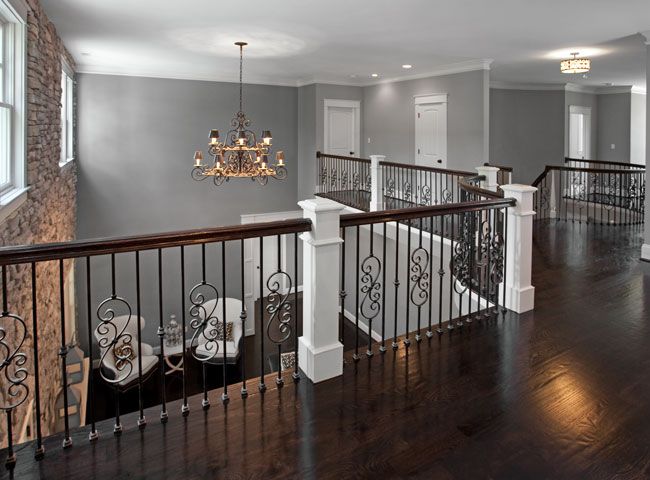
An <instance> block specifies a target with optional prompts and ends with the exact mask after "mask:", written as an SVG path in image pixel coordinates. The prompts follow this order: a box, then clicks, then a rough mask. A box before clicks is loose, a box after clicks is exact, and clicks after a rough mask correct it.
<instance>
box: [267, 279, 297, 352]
mask: <svg viewBox="0 0 650 480" xmlns="http://www.w3.org/2000/svg"><path fill="white" fill-rule="evenodd" d="M283 279H284V280H285V282H286V285H285V286H286V290H285V291H286V293H282V292H281V291H280V289H281V285H282V280H283ZM266 288H268V290H269V294H268V295H267V297H266V300H267V304H266V312H267V313H268V314H269V320H268V322H267V323H266V335H267V337H268V338H269V340H271V341H272V342H273V343H275V344H281V343H284V342H286V341H287V340H288V339H289V338H290V337H291V303H292V302H290V301H289V292H291V288H292V280H291V277H290V276H289V274H288V273H287V272H283V271H282V270H278V271H277V272H275V273H273V274H271V275H270V276H269V278H267V279H266Z"/></svg>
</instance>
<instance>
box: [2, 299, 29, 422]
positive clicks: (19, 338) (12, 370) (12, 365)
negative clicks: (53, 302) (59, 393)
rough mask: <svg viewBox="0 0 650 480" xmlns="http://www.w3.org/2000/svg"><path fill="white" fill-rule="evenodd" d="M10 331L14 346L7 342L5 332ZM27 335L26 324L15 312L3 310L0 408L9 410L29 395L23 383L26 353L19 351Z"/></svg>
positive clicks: (25, 374)
mask: <svg viewBox="0 0 650 480" xmlns="http://www.w3.org/2000/svg"><path fill="white" fill-rule="evenodd" d="M9 332H11V337H12V339H15V341H12V342H11V343H14V345H15V346H11V345H10V344H9V339H8V337H7V334H8V333H9ZM26 337H27V326H26V324H25V321H24V320H23V319H22V318H21V317H19V316H18V315H16V314H13V313H10V312H7V311H3V312H2V315H0V362H1V363H0V370H1V371H2V375H3V376H4V379H5V381H4V382H3V384H4V388H3V390H4V391H5V392H6V394H5V395H4V396H3V399H2V403H1V404H0V408H1V409H2V410H4V411H10V410H13V409H14V408H16V407H18V406H19V405H21V404H22V403H23V402H24V401H25V400H26V399H27V396H28V395H29V387H28V386H27V385H26V384H25V383H24V382H25V380H26V379H27V368H25V363H27V354H25V353H24V352H21V351H20V350H21V349H22V348H23V344H24V343H25V338H26Z"/></svg>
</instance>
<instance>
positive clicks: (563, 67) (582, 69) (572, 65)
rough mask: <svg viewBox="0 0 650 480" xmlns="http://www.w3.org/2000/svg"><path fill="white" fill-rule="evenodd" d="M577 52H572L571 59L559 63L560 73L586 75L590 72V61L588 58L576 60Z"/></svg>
mask: <svg viewBox="0 0 650 480" xmlns="http://www.w3.org/2000/svg"><path fill="white" fill-rule="evenodd" d="M578 53H579V52H572V53H571V55H573V58H568V59H566V60H562V61H561V62H560V71H561V72H562V73H587V72H588V71H589V70H591V60H590V59H588V58H578Z"/></svg>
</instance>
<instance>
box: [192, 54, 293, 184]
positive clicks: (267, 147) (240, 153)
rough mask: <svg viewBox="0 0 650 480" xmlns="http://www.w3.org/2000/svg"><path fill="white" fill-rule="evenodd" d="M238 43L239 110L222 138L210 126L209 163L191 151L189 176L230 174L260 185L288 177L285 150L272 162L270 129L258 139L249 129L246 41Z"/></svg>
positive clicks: (223, 176)
mask: <svg viewBox="0 0 650 480" xmlns="http://www.w3.org/2000/svg"><path fill="white" fill-rule="evenodd" d="M235 45H237V46H238V47H239V111H238V112H237V113H236V114H235V116H234V117H233V118H232V120H231V121H230V127H231V129H230V130H229V131H228V133H227V134H226V136H225V138H223V139H221V137H220V135H219V130H210V136H209V140H208V154H209V155H210V157H211V160H210V161H209V163H204V158H203V152H202V151H201V150H197V151H196V152H195V153H194V168H193V169H192V178H193V179H194V180H197V181H201V180H205V179H206V178H210V177H211V178H212V181H213V182H214V184H215V185H221V184H222V183H223V182H224V181H226V182H227V181H229V180H230V179H231V178H250V179H251V180H253V181H256V180H257V182H258V183H259V184H261V185H266V184H267V183H268V181H269V178H275V179H278V180H283V179H285V178H287V168H286V165H285V163H284V152H282V151H278V152H276V154H275V163H271V161H270V159H271V158H272V152H271V146H272V142H273V137H272V135H271V131H270V130H263V131H262V135H261V136H260V137H259V138H260V139H261V140H258V137H256V135H255V133H254V132H253V131H251V130H249V128H248V127H250V125H251V121H250V120H249V119H248V118H246V115H245V114H244V110H243V95H242V92H243V82H242V80H243V75H242V72H243V70H242V67H243V57H244V47H245V46H246V45H247V43H246V42H236V43H235Z"/></svg>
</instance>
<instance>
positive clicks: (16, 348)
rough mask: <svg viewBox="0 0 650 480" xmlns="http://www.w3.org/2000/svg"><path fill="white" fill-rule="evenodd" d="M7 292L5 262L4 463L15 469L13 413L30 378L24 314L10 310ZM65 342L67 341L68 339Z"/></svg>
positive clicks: (1, 333)
mask: <svg viewBox="0 0 650 480" xmlns="http://www.w3.org/2000/svg"><path fill="white" fill-rule="evenodd" d="M7 292H8V288H7V267H6V265H3V266H2V314H1V315H0V360H1V363H0V371H1V372H2V375H3V376H4V380H5V381H4V382H3V386H4V391H3V402H2V404H1V407H0V408H2V410H4V411H5V413H6V414H7V459H6V460H5V466H6V467H7V468H9V469H12V468H13V467H14V466H15V465H16V453H15V452H14V441H13V422H12V420H13V412H14V410H15V409H16V408H17V407H19V406H20V405H22V404H23V403H24V402H25V400H26V399H27V396H28V395H29V387H28V386H27V385H26V384H25V380H26V379H27V368H25V364H26V363H27V354H26V353H25V352H22V351H21V349H22V348H23V344H24V343H25V338H27V325H26V324H25V321H24V320H23V319H22V318H21V317H19V316H18V315H16V314H15V313H12V312H10V311H9V299H8V293H7ZM11 332H15V335H13V334H12V337H13V338H8V335H9V334H10V333H11ZM63 343H64V344H65V342H63ZM12 344H13V345H12ZM64 378H65V375H64ZM64 382H65V379H64ZM66 418H67V415H66ZM66 438H69V435H68V434H66Z"/></svg>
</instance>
